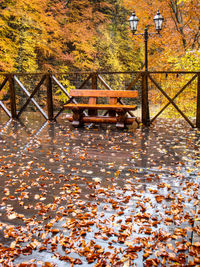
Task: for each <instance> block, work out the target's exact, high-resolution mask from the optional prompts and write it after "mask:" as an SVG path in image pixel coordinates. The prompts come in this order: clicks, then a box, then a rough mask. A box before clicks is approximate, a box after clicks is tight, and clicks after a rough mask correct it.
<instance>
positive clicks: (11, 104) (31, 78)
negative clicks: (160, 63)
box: [0, 71, 200, 128]
mask: <svg viewBox="0 0 200 267" xmlns="http://www.w3.org/2000/svg"><path fill="white" fill-rule="evenodd" d="M169 76H170V77H172V80H171V81H169V80H168V77H169ZM83 88H84V89H87V88H90V89H94V90H95V89H100V90H101V89H102V90H103V89H106V90H138V91H139V93H140V100H139V103H138V104H139V105H140V106H141V121H142V123H143V124H144V125H145V126H149V125H150V124H151V123H153V122H154V121H155V120H156V119H157V118H158V117H161V115H162V116H164V115H163V114H164V113H165V112H166V109H168V108H169V106H171V107H172V108H173V111H171V112H174V113H177V114H179V115H180V116H181V117H182V118H184V120H185V121H187V123H188V124H189V125H190V126H191V127H197V128H200V72H188V71H154V72H145V71H135V72H68V73H3V72H2V73H0V108H1V109H2V110H3V111H4V112H5V113H6V114H7V116H8V117H9V118H12V119H19V118H20V116H21V115H22V114H23V113H24V112H25V111H26V110H27V109H28V108H29V107H30V105H33V106H34V108H35V109H36V110H37V111H39V112H40V113H41V114H42V116H43V117H44V119H45V120H50V121H52V120H55V119H56V118H58V116H59V115H60V114H61V113H62V112H63V111H64V104H66V103H68V102H69V101H71V102H73V103H75V104H76V103H77V101H76V99H74V98H72V97H71V96H70V89H83ZM175 89H176V90H175ZM187 90H188V91H187ZM58 94H59V95H62V101H60V100H59V96H58ZM181 97H182V98H183V99H184V101H183V100H181ZM151 98H152V99H153V100H152V99H151ZM63 99H64V101H63ZM119 102H120V103H121V104H124V102H123V101H122V100H121V99H120V100H119ZM158 102H159V107H160V108H159V110H157V113H156V114H153V113H152V112H151V108H152V106H153V105H154V106H158ZM183 102H184V105H185V107H184V110H183V108H182V104H183ZM191 108H193V109H194V110H195V111H192V112H190V114H189V115H188V114H187V111H188V110H190V109H191ZM154 113H155V112H154ZM106 114H107V113H106V112H105V114H104V115H106ZM129 114H130V115H131V116H134V114H133V112H131V111H129ZM191 114H193V115H191ZM194 114H195V115H194Z"/></svg>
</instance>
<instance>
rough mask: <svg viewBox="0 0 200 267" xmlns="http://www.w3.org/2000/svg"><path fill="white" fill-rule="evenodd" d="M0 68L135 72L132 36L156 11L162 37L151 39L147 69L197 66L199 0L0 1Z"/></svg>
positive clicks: (136, 39)
mask: <svg viewBox="0 0 200 267" xmlns="http://www.w3.org/2000/svg"><path fill="white" fill-rule="evenodd" d="M0 9H1V12H0V37H1V38H0V71H3V72H13V71H17V72H22V71H23V72H24V71H26V72H37V71H46V70H51V71H85V70H87V71H97V70H98V71H102V70H104V71H108V70H109V71H111V70H112V71H135V70H141V69H142V66H143V62H144V41H143V38H142V37H141V36H132V33H131V32H130V28H129V23H128V18H129V17H130V15H131V13H132V11H133V10H135V12H136V14H137V16H138V18H139V19H140V21H139V25H138V31H140V32H143V31H144V26H145V25H149V31H152V32H154V31H155V30H154V23H153V17H154V15H155V14H156V12H157V9H159V10H160V13H161V14H162V16H163V17H164V23H163V30H162V32H161V34H162V36H161V37H158V36H156V37H152V38H150V39H149V69H150V70H177V69H178V70H192V71H194V70H199V63H200V49H199V48H200V43H199V32H200V1H199V0H192V1H190V0H183V1H180V0H151V1H148V0H141V1H136V0H124V1H123V0H116V1H114V0H107V1H103V0H102V1H100V0H43V1H41V0H34V1H33V0H26V1H25V0H17V1H16V0H0Z"/></svg>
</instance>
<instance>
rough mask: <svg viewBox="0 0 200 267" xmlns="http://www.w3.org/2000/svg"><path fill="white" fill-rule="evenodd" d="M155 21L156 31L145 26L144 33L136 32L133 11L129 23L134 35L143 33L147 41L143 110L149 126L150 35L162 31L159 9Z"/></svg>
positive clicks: (145, 122) (143, 115) (144, 120)
mask: <svg viewBox="0 0 200 267" xmlns="http://www.w3.org/2000/svg"><path fill="white" fill-rule="evenodd" d="M153 20H154V23H155V28H156V33H149V32H148V26H147V25H146V26H145V29H144V33H138V34H136V31H137V25H138V21H139V19H138V17H137V16H136V14H135V12H133V13H132V15H131V16H130V18H129V23H130V28H131V31H132V33H133V35H143V36H144V42H145V87H146V90H145V93H144V94H143V97H142V101H143V103H144V102H145V104H144V105H143V104H142V105H143V106H145V107H146V110H142V122H143V123H144V125H146V126H149V125H150V116H149V101H148V76H147V72H148V38H149V35H153V34H160V31H161V29H162V23H163V20H164V19H163V17H162V15H161V14H160V12H159V10H158V12H157V14H156V15H155V16H154V19H153Z"/></svg>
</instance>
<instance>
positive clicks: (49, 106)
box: [46, 73, 54, 121]
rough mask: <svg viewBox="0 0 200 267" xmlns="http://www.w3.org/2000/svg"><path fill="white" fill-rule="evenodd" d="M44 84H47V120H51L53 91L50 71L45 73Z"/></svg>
mask: <svg viewBox="0 0 200 267" xmlns="http://www.w3.org/2000/svg"><path fill="white" fill-rule="evenodd" d="M46 79H47V80H46V86H47V113H48V120H50V121H52V120H53V119H54V117H53V91H52V76H51V74H50V73H48V74H47V75H46Z"/></svg>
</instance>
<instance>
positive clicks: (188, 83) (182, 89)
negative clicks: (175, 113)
mask: <svg viewBox="0 0 200 267" xmlns="http://www.w3.org/2000/svg"><path fill="white" fill-rule="evenodd" d="M196 77H197V75H195V76H193V77H192V79H190V80H189V81H188V82H187V83H186V84H185V85H184V86H183V87H182V88H181V90H180V91H179V92H178V93H176V94H175V96H174V97H173V98H172V99H171V100H172V101H174V100H175V99H176V98H177V97H178V96H179V95H180V94H181V93H182V92H183V91H184V90H185V88H186V87H188V86H189V85H190V84H191V83H192V82H193V81H194V80H195V79H196ZM170 104H171V102H168V103H167V104H166V105H165V106H164V107H163V108H162V109H161V110H160V111H159V112H158V113H157V114H156V115H155V116H154V117H153V118H152V119H151V123H152V122H153V121H154V120H155V119H157V117H158V116H160V114H161V113H162V112H163V111H164V110H165V109H166V108H167V107H168V106H169V105H170Z"/></svg>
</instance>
